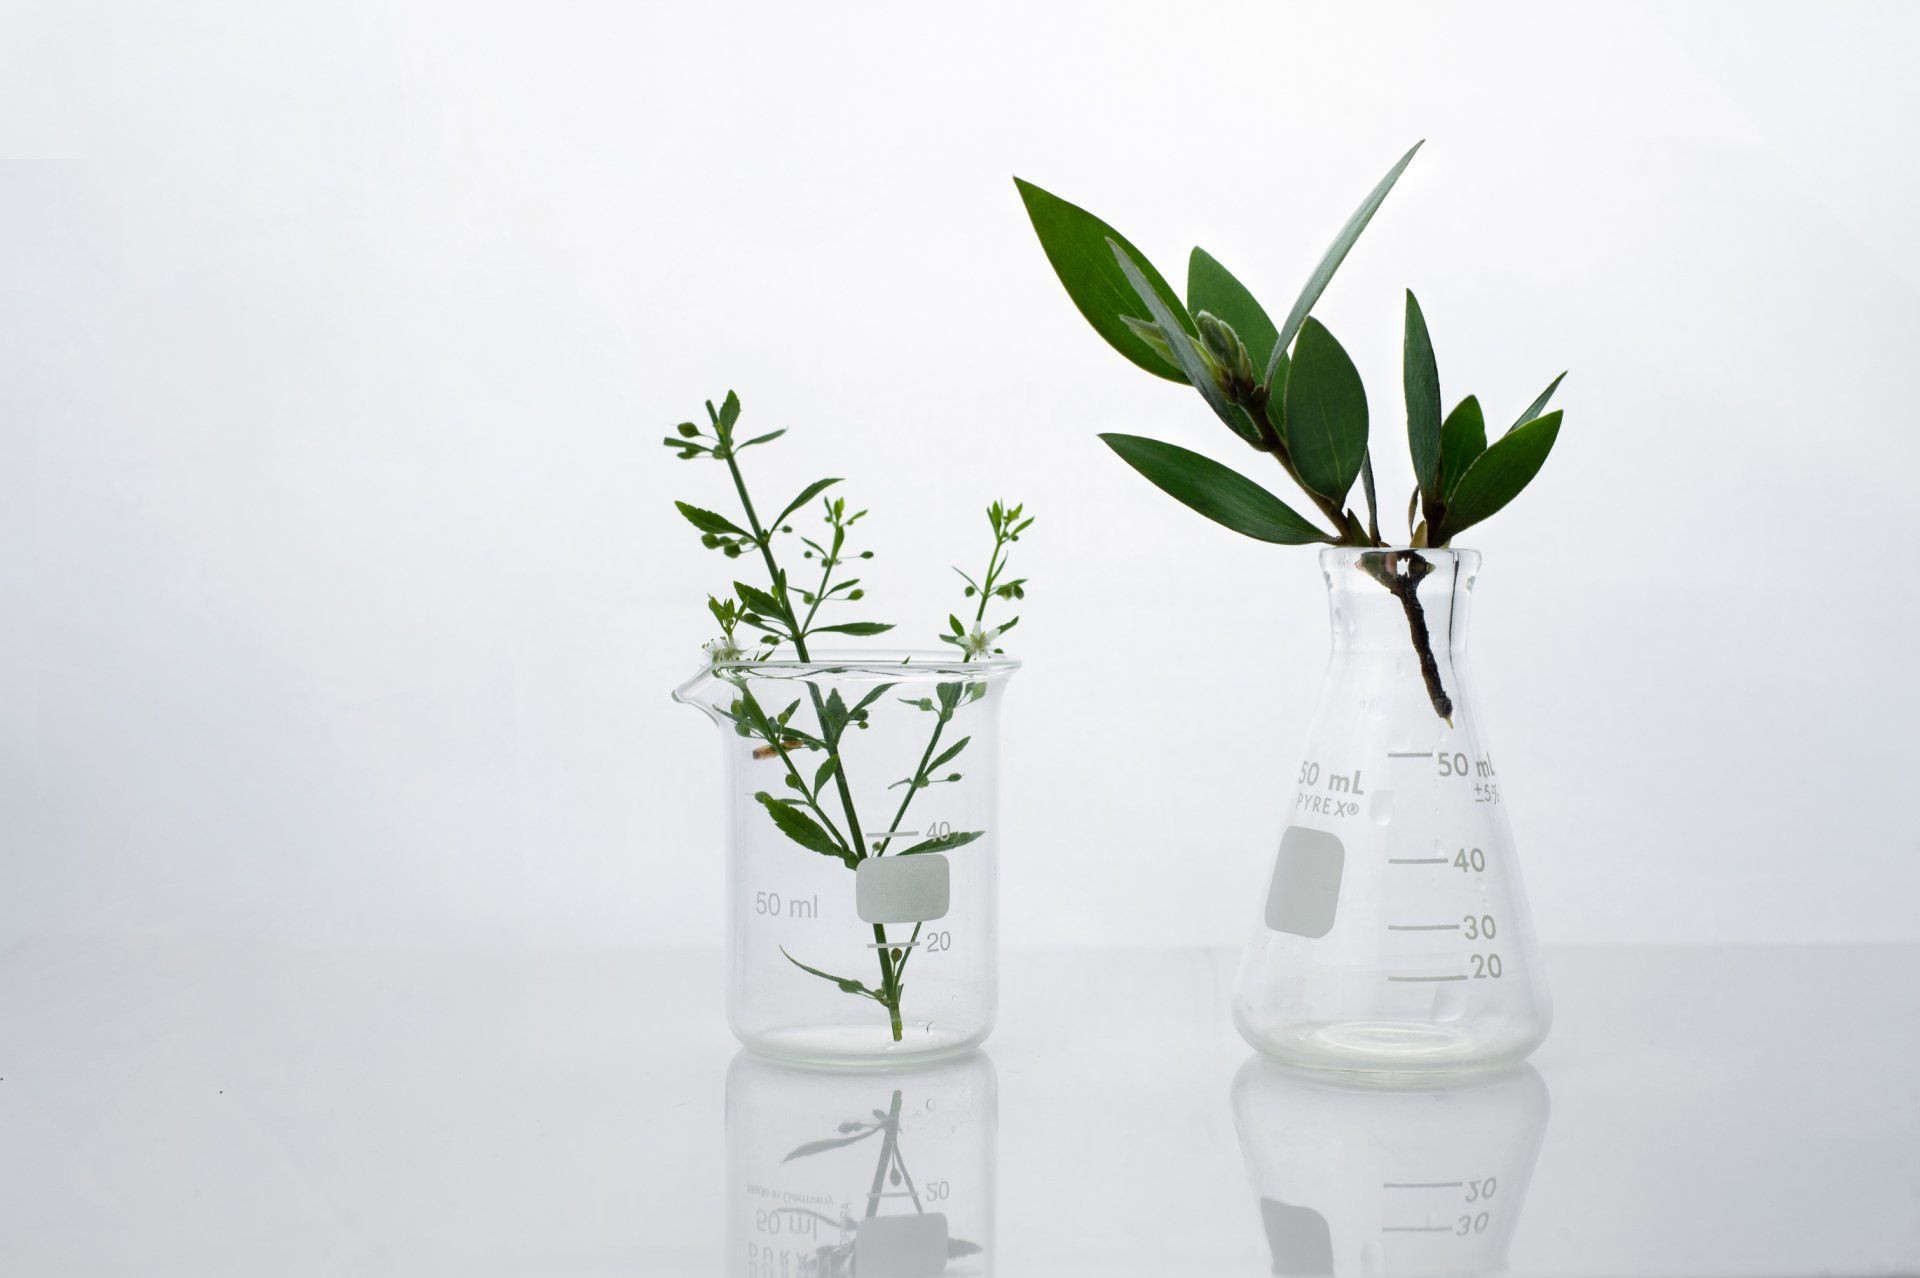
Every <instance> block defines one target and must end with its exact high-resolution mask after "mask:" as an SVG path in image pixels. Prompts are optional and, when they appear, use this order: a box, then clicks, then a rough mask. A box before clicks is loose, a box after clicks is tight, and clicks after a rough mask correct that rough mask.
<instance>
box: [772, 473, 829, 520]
mask: <svg viewBox="0 0 1920 1278" xmlns="http://www.w3.org/2000/svg"><path fill="white" fill-rule="evenodd" d="M839 482H840V481H839V480H837V479H816V480H814V481H813V482H812V483H811V484H808V485H807V486H806V487H805V488H803V489H801V490H800V495H799V496H798V497H795V498H794V499H793V500H792V501H790V502H788V503H787V508H786V509H785V510H783V511H781V512H780V513H779V514H778V515H777V516H775V518H774V521H773V522H772V523H771V524H769V525H768V528H770V529H771V528H778V527H779V526H780V525H781V524H784V523H786V522H787V516H788V515H791V514H792V513H793V512H794V511H796V510H798V509H800V508H801V507H802V506H804V505H806V504H807V503H808V502H810V501H812V500H813V499H814V498H815V497H818V496H819V495H820V494H821V493H823V492H825V491H826V490H827V489H829V488H831V487H833V486H834V485H835V484H837V483H839Z"/></svg>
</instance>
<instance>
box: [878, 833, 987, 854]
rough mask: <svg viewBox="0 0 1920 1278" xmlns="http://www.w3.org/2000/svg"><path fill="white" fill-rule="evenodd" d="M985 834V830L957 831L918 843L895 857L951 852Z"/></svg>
mask: <svg viewBox="0 0 1920 1278" xmlns="http://www.w3.org/2000/svg"><path fill="white" fill-rule="evenodd" d="M985 834H986V831H985V830H955V831H954V832H953V833H952V834H942V835H938V836H936V837H934V838H931V839H926V840H924V841H922V842H920V843H916V844H914V845H913V846H912V847H910V848H908V849H906V850H905V851H904V852H896V853H894V855H895V856H919V855H920V854H922V853H924V852H951V851H953V850H954V849H955V848H963V847H965V846H966V845H967V844H969V843H971V842H973V841H974V840H975V839H977V838H980V837H982V836H983V835H985Z"/></svg>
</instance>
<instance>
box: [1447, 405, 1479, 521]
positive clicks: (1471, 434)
mask: <svg viewBox="0 0 1920 1278" xmlns="http://www.w3.org/2000/svg"><path fill="white" fill-rule="evenodd" d="M1486 451H1487V419H1486V418H1485V417H1484V416H1483V415H1482V414H1481V412H1480V401H1479V400H1477V399H1475V398H1474V397H1473V396H1471V395H1469V396H1467V397H1466V398H1465V399H1463V400H1461V401H1460V402H1459V403H1458V404H1455V405H1454V406H1453V411H1452V412H1451V413H1448V414H1447V420H1446V421H1445V422H1444V423H1443V424H1442V425H1441V427H1440V499H1441V500H1442V501H1452V500H1453V490H1454V489H1455V488H1458V487H1459V486H1460V476H1462V475H1464V474H1466V473H1467V467H1469V466H1471V465H1473V463H1474V462H1475V460H1477V459H1478V458H1479V456H1480V454H1481V453H1484V452H1486Z"/></svg>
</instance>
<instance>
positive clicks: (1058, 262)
mask: <svg viewBox="0 0 1920 1278" xmlns="http://www.w3.org/2000/svg"><path fill="white" fill-rule="evenodd" d="M1419 149H1420V148H1419V146H1418V145H1417V144H1416V145H1415V146H1414V148H1413V149H1412V150H1409V151H1408V152H1407V153H1406V154H1405V155H1404V156H1402V157H1401V158H1400V160H1399V162H1398V163H1397V164H1395V165H1394V166H1393V168H1392V169H1391V170H1389V171H1388V173H1387V175H1386V176H1385V177H1384V178H1383V179H1381V181H1380V182H1379V183H1378V184H1377V185H1376V186H1375V187H1374V188H1373V190H1372V191H1371V192H1370V193H1369V194H1368V195H1367V197H1366V199H1365V200H1363V201H1362V202H1361V204H1360V207H1359V208H1358V209H1356V210H1355V211H1354V213H1353V215H1352V216H1351V217H1350V218H1348V220H1347V222H1346V224H1345V225H1344V226H1343V227H1342V228H1341V229H1340V232H1339V234H1338V235H1336V236H1335V237H1334V240H1333V243H1332V244H1331V245H1330V246H1329V247H1328V248H1327V250H1326V252H1325V253H1324V254H1323V255H1322V256H1321V258H1320V260H1319V263H1318V265H1316V266H1315V267H1314V269H1313V271H1312V273H1311V274H1310V275H1309V276H1308V279H1307V283H1306V286H1305V287H1304V288H1303V289H1301V291H1300V293H1299V295H1298V297H1296V298H1295V300H1294V302H1293V305H1292V307H1291V309H1289V310H1288V312H1287V313H1286V317H1285V319H1284V320H1283V321H1282V322H1281V323H1279V324H1277V325H1276V324H1275V323H1274V322H1273V320H1272V319H1271V318H1270V317H1269V316H1268V313H1267V312H1266V310H1265V309H1263V308H1262V307H1261V305H1260V303H1259V302H1258V301H1256V300H1255V299H1254V296H1253V294H1252V293H1250V292H1249V291H1248V290H1247V288H1246V287H1245V286H1244V285H1242V284H1241V283H1240V281H1239V280H1238V279H1236V278H1235V277H1234V276H1233V274H1232V273H1231V272H1229V271H1228V270H1227V268H1226V267H1224V266H1222V265H1221V264H1220V262H1219V261H1218V260H1217V259H1216V258H1214V257H1213V256H1212V255H1211V254H1209V253H1207V252H1206V251H1205V250H1203V249H1199V248H1196V249H1194V250H1193V251H1192V254H1191V256H1190V258H1189V261H1188V272H1187V292H1186V298H1185V300H1184V301H1182V299H1181V298H1180V296H1179V295H1178V294H1176V293H1175V292H1174V291H1173V289H1172V287H1171V286H1169V285H1168V283H1167V281H1166V280H1165V279H1164V278H1163V277H1162V276H1161V275H1160V273H1159V272H1158V271H1156V270H1155V269H1154V268H1153V265H1152V263H1150V262H1149V261H1148V260H1147V259H1146V257H1145V255H1143V254H1142V253H1141V252H1140V251H1139V250H1138V249H1136V248H1135V247H1134V246H1133V245H1132V244H1130V243H1129V242H1128V241H1127V240H1126V239H1125V238H1124V237H1122V236H1121V235H1120V233H1119V232H1117V231H1115V230H1114V229H1113V228H1112V227H1110V226H1108V225H1107V224H1106V223H1104V222H1102V221H1101V220H1100V219H1098V218H1096V217H1094V216H1093V215H1092V214H1090V213H1088V212H1087V211H1085V210H1084V209H1081V208H1078V207H1076V206H1074V205H1072V204H1069V203H1067V202H1066V201H1065V200H1062V199H1060V198H1059V197H1057V196H1054V195H1051V194H1049V193H1048V192H1046V191H1043V190H1041V189H1040V188H1039V187H1036V186H1033V185H1032V184H1030V183H1027V182H1024V181H1020V180H1019V179H1015V181H1016V183H1017V184H1018V187H1019V191H1020V196H1021V198H1022V200H1023V201H1024V202H1025V205H1026V210H1027V214H1028V216H1029V217H1030V218H1031V220H1032V222H1033V227H1034V230H1035V231H1036V232H1037V233H1038V235H1039V238H1040V243H1041V246H1042V248H1044V250H1045V251H1046V255H1047V258H1048V260H1049V261H1050V262H1051V263H1052V265H1053V268H1054V271H1055V272H1056V273H1057V274H1058V275H1059V277H1060V281H1061V283H1062V284H1064V285H1065V286H1066V290H1067V293H1068V295H1069V296H1070V297H1071V298H1072V299H1073V302H1074V304H1075V306H1077V307H1078V308H1079V310H1080V313H1081V314H1082V315H1083V316H1084V317H1085V318H1086V319H1087V321H1088V322H1089V323H1090V324H1091V325H1092V326H1093V328H1094V329H1095V331H1096V332H1098V333H1099V334H1100V335H1101V337H1103V338H1104V339H1106V341H1107V342H1108V344H1110V345H1111V346H1113V348H1114V349H1115V350H1117V351H1119V352H1120V354H1122V355H1123V356H1125V357H1126V358H1127V359H1128V360H1130V361H1131V362H1133V363H1134V364H1136V365H1138V366H1139V367H1140V368H1142V369H1145V370H1146V371H1147V372H1149V373H1153V374H1154V375H1156V376H1159V377H1163V378H1166V379H1168V380H1170V381H1175V382H1184V383H1187V384H1188V385H1191V386H1192V387H1193V388H1194V389H1195V390H1196V391H1198V392H1199V394H1200V397H1201V399H1203V400H1204V401H1205V402H1206V404H1207V406H1208V408H1209V409H1211V410H1212V412H1213V413H1214V415H1215V416H1216V417H1217V418H1218V419H1219V420H1220V421H1221V422H1222V423H1223V424H1224V425H1225V426H1226V427H1227V429H1228V431H1229V432H1230V433H1231V434H1232V435H1233V436H1234V438H1236V439H1238V440H1239V441H1240V442H1241V443H1243V444H1245V445H1247V446H1248V447H1250V448H1252V449H1253V450H1254V451H1255V452H1257V453H1263V454H1266V455H1267V456H1269V457H1270V458H1272V459H1273V461H1274V462H1275V463H1277V464H1278V465H1279V467H1280V469H1281V470H1282V471H1284V472H1285V473H1286V475H1287V476H1288V477H1289V478H1290V479H1291V480H1293V482H1294V483H1295V484H1297V485H1298V486H1299V488H1300V490H1301V491H1302V492H1303V493H1304V494H1305V495H1306V497H1307V498H1308V499H1309V500H1310V501H1311V503H1312V504H1313V506H1314V507H1315V508H1316V509H1317V510H1318V512H1319V521H1318V522H1316V520H1315V519H1313V518H1310V517H1308V516H1307V515H1303V514H1301V513H1300V512H1299V511H1297V510H1295V509H1294V508H1293V507H1291V506H1289V505H1288V504H1287V503H1286V502H1285V501H1283V500H1281V499H1280V498H1279V497H1278V496H1275V495H1274V494H1273V493H1272V492H1270V491H1268V490H1267V489H1266V488H1265V487H1263V486H1261V485H1260V484H1258V483H1255V482H1254V481H1253V480H1251V479H1249V478H1247V477H1246V476H1245V475H1243V474H1241V473H1240V472H1239V471H1237V470H1235V469H1233V468H1231V467H1229V466H1226V465H1223V464H1222V463H1220V462H1218V461H1215V460H1213V459H1212V458H1209V457H1206V456H1203V455H1201V454H1200V453H1196V452H1193V451H1191V450H1190V449H1187V448H1183V447H1181V446H1179V445H1177V444H1171V443H1167V442H1165V441H1162V440H1157V439H1147V438H1143V437H1140V436H1137V435H1121V434H1106V435H1102V436H1101V439H1102V440H1104V441H1105V442H1106V444H1107V445H1108V447H1110V448H1111V449H1112V450H1113V451H1114V452H1115V453H1117V454H1119V456H1120V457H1121V458H1122V459H1123V460H1125V461H1126V462H1127V464H1128V465H1130V466H1132V467H1133V468H1134V469H1135V470H1137V471H1139V472H1140V473H1141V474H1142V475H1144V476H1145V477H1146V478H1147V479H1148V480H1150V481H1151V482H1152V483H1153V484H1155V485H1156V486H1158V487H1159V488H1161V489H1162V490H1163V491H1165V492H1166V493H1168V494H1169V495H1171V496H1173V497H1174V498H1176V499H1177V500H1179V501H1181V502H1183V503H1184V504H1186V505H1187V506H1190V507H1192V508H1193V509H1194V510H1196V511H1198V512H1199V513H1201V514H1203V515H1205V516H1206V517H1208V518H1209V519H1212V520H1214V521H1216V522H1217V523H1220V524H1223V525H1225V526H1226V527H1228V528H1231V529H1233V530H1234V531H1235V532H1239V533H1243V534H1245V535H1246V536H1248V537H1253V538H1256V539H1258V540H1261V541H1266V542H1272V543H1277V544H1280V545H1307V544H1313V543H1320V544H1322V545H1324V546H1326V547H1328V548H1327V549H1324V550H1322V551H1321V556H1320V562H1321V566H1322V568H1323V571H1324V573H1325V576H1326V580H1327V586H1328V590H1329V598H1330V602H1331V605H1332V607H1331V615H1332V622H1333V660H1332V662H1331V663H1330V665H1329V667H1328V672H1327V676H1326V678H1325V679H1324V681H1323V683H1322V693H1321V698H1320V705H1319V709H1318V711H1317V712H1316V715H1315V719H1314V723H1313V726H1312V729H1311V730H1310V733H1309V744H1308V751H1307V754H1306V757H1305V758H1304V759H1303V760H1302V763H1301V766H1300V772H1299V775H1298V777H1297V778H1296V786H1297V788H1296V790H1295V796H1294V804H1293V810H1292V814H1291V818H1290V823H1289V825H1288V827H1287V829H1286V832H1285V835H1284V836H1283V838H1282V839H1281V844H1280V849H1279V853H1278V855H1277V858H1276V861H1275V865H1274V871H1273V876H1272V879H1271V882H1270V883H1269V885H1268V888H1267V893H1266V897H1265V901H1264V907H1263V911H1262V914H1261V920H1260V924H1259V926H1258V928H1257V929H1256V932H1255V936H1254V939H1253V941H1252V942H1251V943H1250V944H1249V946H1248V949H1247V952H1246V957H1245V959H1244V960H1243V962H1242V965H1241V973H1240V978H1239V981H1238V983H1237V985H1236V991H1235V1002H1234V1016H1235V1021H1236V1023H1237V1024H1238V1026H1239V1028H1240V1029H1241V1032H1242V1033H1243V1034H1244V1035H1245V1036H1246V1037H1247V1038H1248V1040H1249V1041H1251V1042H1253V1043H1254V1044H1255V1045H1256V1046H1258V1047H1260V1048H1262V1049H1263V1050H1266V1051H1269V1052H1272V1053H1273V1054H1275V1055H1279V1056H1282V1057H1285V1058H1287V1059H1289V1060H1293V1061H1295V1062H1298V1063H1301V1064H1306V1065H1314V1066H1325V1067H1332V1068H1351V1069H1385V1070H1403V1069H1404V1070H1449V1069H1460V1068H1466V1067H1469V1066H1479V1065H1486V1064H1491V1063H1497V1062H1500V1061H1510V1060H1516V1059H1519V1058H1520V1057H1521V1056H1524V1055H1525V1054H1526V1053H1527V1052H1528V1051H1531V1050H1532V1048H1533V1047H1534V1046H1535V1045H1537V1044H1538V1043H1539V1042H1540V1040H1541V1038H1542V1037H1543V1036H1544V1035H1545V1033H1546V1028H1547V1024H1548V1022H1549V1019H1550V1009H1549V1005H1548V1001H1547V993H1546V986H1545V983H1544V979H1543V978H1542V976H1541V974H1540V972H1539V970H1538V965H1537V963H1535V962H1534V955H1533V948H1534V946H1533V937H1532V923H1531V919H1530V917H1529V914H1528V909H1527V902H1526V897H1525V894H1524V892H1523V891H1522V889H1521V886H1520V879H1519V867H1518V865H1517V863H1516V861H1515V858H1514V855H1513V848H1512V835H1511V833H1510V831H1509V830H1508V828H1507V822H1506V815H1505V808H1504V795H1503V793H1502V790H1501V787H1500V784H1499V782H1498V779H1497V776H1496V773H1495V770H1494V765H1493V758H1492V755H1491V754H1490V753H1489V752H1488V751H1487V749H1486V746H1485V744H1484V740H1483V738H1482V737H1481V734H1480V731H1479V728H1478V725H1477V723H1476V721H1475V720H1476V717H1477V716H1476V715H1475V714H1474V709H1473V702H1472V697H1471V691H1470V684H1469V682H1468V674H1467V664H1466V650H1465V644H1466V620H1467V611H1468V603H1469V595H1470V592H1471V590H1472V587H1473V583H1474V580H1475V576H1476V573H1477V570H1478V565H1479V555H1478V554H1477V553H1476V552H1474V551H1471V550H1455V549H1452V548H1451V547H1452V543H1453V540H1454V538H1456V537H1457V536H1459V535H1460V534H1461V533H1462V532H1465V531H1466V530H1467V529H1469V528H1473V527H1475V526H1477V525H1478V524H1479V523H1480V522H1481V521H1482V520H1484V519H1486V518H1487V517H1488V516H1490V515H1492V514H1494V513H1496V512H1497V511H1499V510H1500V509H1502V508H1503V507H1505V506H1506V505H1507V503H1508V502H1510V501H1512V500H1513V499H1514V498H1515V497H1516V496H1517V495H1519V493H1520V491H1521V490H1522V489H1523V488H1525V487H1526V486H1527V484H1528V483H1529V482H1530V481H1531V480H1532V479H1533V477H1534V476H1535V475H1536V474H1538V473H1539V470H1540V468H1541V466H1542V464H1543V463H1544V462H1545V461H1546V458H1547V454H1548V452H1549V451H1550V450H1551V449H1552V448H1553V444H1554V440H1555V439H1556V438H1557V437H1558V435H1559V431H1560V421H1561V414H1560V412H1559V411H1558V410H1554V411H1548V408H1547V405H1548V403H1549V401H1550V400H1551V399H1552V396H1553V394H1554V392H1555V391H1556V390H1557V389H1558V388H1559V385H1560V381H1561V377H1564V376H1565V374H1562V375H1561V377H1555V378H1554V379H1553V380H1552V381H1551V382H1549V383H1548V385H1547V388H1546V389H1545V390H1544V391H1542V392H1541V393H1540V395H1539V396H1538V397H1536V398H1535V399H1534V400H1533V402H1532V403H1530V404H1529V405H1528V406H1527V407H1526V408H1525V409H1523V410H1522V411H1521V412H1520V414H1519V415H1518V417H1517V418H1516V419H1515V420H1514V423H1513V425H1512V426H1511V427H1509V428H1508V429H1507V430H1506V431H1505V432H1504V433H1502V434H1501V435H1500V436H1499V437H1498V438H1497V439H1493V440H1491V441H1489V438H1488V433H1487V426H1486V418H1485V414H1484V413H1483V411H1482V409H1481V406H1480V402H1479V400H1478V399H1477V398H1475V397H1474V396H1472V395H1468V396H1466V397H1464V398H1462V399H1460V400H1459V401H1458V403H1457V404H1456V405H1455V406H1454V408H1453V409H1452V410H1451V411H1449V412H1446V413H1444V414H1443V413H1442V407H1443V401H1442V399H1441V393H1440V375H1439V368H1438V362H1437V360H1436V359H1435V356H1434V349H1433V341H1432V338H1431V335H1430V334H1429V332H1428V329H1427V322H1426V316H1425V315H1424V313H1423V312H1422V310H1421V307H1420V303H1419V301H1418V300H1417V299H1416V298H1415V297H1414V295H1413V293H1412V292H1411V291H1409V292H1407V294H1406V297H1405V312H1404V324H1405V330H1404V331H1405V338H1404V343H1403V346H1402V350H1401V382H1402V393H1403V397H1404V401H1405V406H1406V431H1407V446H1408V453H1409V455H1410V458H1411V461H1412V471H1413V476H1412V478H1413V483H1412V490H1411V492H1410V494H1409V496H1408V498H1407V502H1406V519H1407V535H1406V539H1405V542H1404V544H1402V545H1393V544H1391V543H1390V542H1389V541H1388V539H1387V538H1386V537H1385V536H1384V535H1383V533H1382V531H1381V523H1382V518H1383V515H1385V514H1389V513H1391V512H1384V511H1383V510H1382V509H1381V506H1380V502H1379V497H1378V494H1377V492H1376V484H1375V475H1374V466H1373V459H1372V456H1371V454H1370V452H1369V447H1368V445H1369V429H1368V427H1369V418H1368V409H1367V395H1366V389H1365V387H1364V386H1363V385H1362V383H1361V379H1360V374H1359V372H1358V371H1357V370H1356V369H1355V367H1354V363H1353V360H1352V359H1351V358H1349V356H1348V355H1347V352H1346V350H1345V349H1344V348H1343V347H1342V346H1341V344H1340V343H1339V341H1337V340H1336V339H1335V338H1334V336H1333V334H1332V333H1331V332H1329V331H1328V330H1327V328H1326V326H1325V325H1323V324H1321V323H1320V322H1319V321H1318V320H1317V319H1315V318H1313V315H1312V310H1313V308H1314V305H1315V304H1316V303H1317V302H1318V301H1319V299H1320V296H1321V294H1322V293H1323V292H1324V291H1325V289H1326V287H1327V285H1328V283H1329V282H1330V281H1331V280H1332V278H1333V275H1334V272H1335V271H1336V270H1337V269H1338V268H1339V266H1340V264H1341V262H1343V261H1344V260H1345V259H1346V256H1347V254H1348V252H1349V251H1350V250H1351V249H1352V248H1353V245H1354V243H1355V241H1356V240H1357V239H1358V238H1359V235H1360V233H1361V231H1362V230H1364V229H1365V228H1366V226H1367V224H1368V222H1369V221H1370V220H1371V219H1372V218H1373V216H1374V214H1375V212H1377V211H1378V209H1379V208H1380V205H1381V203H1382V201H1384V200H1385V199H1386V197H1387V194H1388V192H1389V191H1391V190H1392V189H1393V186H1394V183H1395V182H1397V181H1398V180H1399V178H1400V175H1401V173H1402V172H1403V171H1404V170H1405V169H1406V167H1407V165H1408V164H1409V163H1410V162H1411V161H1412V160H1413V157H1414V154H1415V153H1416V152H1417V151H1418V150H1419ZM1356 484H1358V485H1359V490H1360V493H1361V500H1362V502H1363V503H1364V506H1365V511H1366V513H1365V516H1364V517H1362V516H1361V515H1360V514H1359V513H1358V512H1356V511H1355V509H1354V508H1353V505H1352V504H1350V501H1349V498H1350V495H1351V493H1352V492H1353V490H1354V487H1355V485H1356ZM1397 508H1398V507H1397V504H1396V510H1397Z"/></svg>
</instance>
